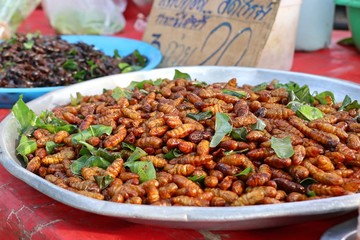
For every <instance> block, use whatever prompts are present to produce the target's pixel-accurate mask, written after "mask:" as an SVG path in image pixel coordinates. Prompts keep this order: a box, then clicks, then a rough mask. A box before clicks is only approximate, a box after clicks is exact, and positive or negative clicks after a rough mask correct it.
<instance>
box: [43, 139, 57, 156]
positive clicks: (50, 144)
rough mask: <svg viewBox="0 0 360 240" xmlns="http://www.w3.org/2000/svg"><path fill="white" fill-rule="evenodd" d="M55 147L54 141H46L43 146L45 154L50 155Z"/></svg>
mask: <svg viewBox="0 0 360 240" xmlns="http://www.w3.org/2000/svg"><path fill="white" fill-rule="evenodd" d="M55 147H56V143H55V142H54V141H48V142H46V144H45V150H46V153H47V154H52V153H53V151H54V149H55Z"/></svg>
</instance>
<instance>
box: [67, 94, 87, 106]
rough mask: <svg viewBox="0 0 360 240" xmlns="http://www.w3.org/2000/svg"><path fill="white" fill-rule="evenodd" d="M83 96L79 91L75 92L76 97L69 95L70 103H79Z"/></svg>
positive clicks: (74, 104) (73, 104)
mask: <svg viewBox="0 0 360 240" xmlns="http://www.w3.org/2000/svg"><path fill="white" fill-rule="evenodd" d="M83 98H84V96H83V95H82V94H81V93H79V92H76V97H73V95H70V105H72V106H76V105H79V104H80V103H81V101H82V100H83Z"/></svg>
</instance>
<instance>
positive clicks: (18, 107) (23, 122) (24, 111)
mask: <svg viewBox="0 0 360 240" xmlns="http://www.w3.org/2000/svg"><path fill="white" fill-rule="evenodd" d="M22 98H23V96H22V95H20V97H19V99H18V100H17V102H16V103H15V104H14V105H13V107H12V109H11V112H12V113H13V114H14V116H15V118H16V120H17V121H18V123H19V124H20V133H23V132H25V131H26V130H27V129H29V128H30V127H33V126H35V123H36V121H37V119H38V117H37V116H36V114H35V113H34V112H33V111H32V110H31V109H30V108H29V107H28V106H27V105H26V104H25V102H24V101H23V100H22Z"/></svg>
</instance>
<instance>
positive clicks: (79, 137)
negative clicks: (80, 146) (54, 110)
mask: <svg viewBox="0 0 360 240" xmlns="http://www.w3.org/2000/svg"><path fill="white" fill-rule="evenodd" d="M111 132H112V127H111V126H105V125H91V126H90V127H89V128H88V129H86V130H84V131H80V132H79V133H76V134H74V135H72V137H71V140H72V142H73V143H75V144H76V143H78V142H79V141H83V142H86V140H87V139H89V138H91V137H100V136H101V135H103V134H106V135H110V134H111Z"/></svg>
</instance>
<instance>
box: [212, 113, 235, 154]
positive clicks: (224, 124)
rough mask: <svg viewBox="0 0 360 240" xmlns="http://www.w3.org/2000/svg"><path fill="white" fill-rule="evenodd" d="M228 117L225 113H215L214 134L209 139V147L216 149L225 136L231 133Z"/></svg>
mask: <svg viewBox="0 0 360 240" xmlns="http://www.w3.org/2000/svg"><path fill="white" fill-rule="evenodd" d="M229 120H230V118H229V116H228V115H227V114H225V113H216V119H215V134H214V136H213V137H212V139H211V142H210V147H212V148H213V147H216V146H217V145H218V144H219V143H220V142H221V140H222V139H223V138H224V137H225V135H227V134H229V133H231V131H232V126H231V124H230V123H229Z"/></svg>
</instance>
